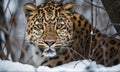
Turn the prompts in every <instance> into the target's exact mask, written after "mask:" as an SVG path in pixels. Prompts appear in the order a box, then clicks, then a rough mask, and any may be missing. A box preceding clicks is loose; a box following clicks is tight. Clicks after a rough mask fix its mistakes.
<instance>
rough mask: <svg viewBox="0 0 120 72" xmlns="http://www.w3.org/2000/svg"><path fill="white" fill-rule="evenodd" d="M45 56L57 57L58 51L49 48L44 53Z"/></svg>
mask: <svg viewBox="0 0 120 72" xmlns="http://www.w3.org/2000/svg"><path fill="white" fill-rule="evenodd" d="M43 56H45V57H54V56H56V51H55V50H54V49H52V48H47V49H45V50H44V51H43Z"/></svg>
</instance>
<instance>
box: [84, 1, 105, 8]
mask: <svg viewBox="0 0 120 72" xmlns="http://www.w3.org/2000/svg"><path fill="white" fill-rule="evenodd" d="M83 1H84V2H86V3H88V4H90V5H93V6H95V7H98V8H100V9H103V10H105V8H103V7H101V6H98V5H95V4H93V3H91V2H89V1H86V0H83Z"/></svg>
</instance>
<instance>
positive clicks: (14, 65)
mask: <svg viewBox="0 0 120 72" xmlns="http://www.w3.org/2000/svg"><path fill="white" fill-rule="evenodd" d="M0 71H4V72H9V71H11V72H13V71H17V72H23V71H30V72H31V71H32V72H48V71H50V72H56V71H57V72H76V71H79V72H93V71H94V72H101V71H102V72H120V64H118V65H116V66H113V67H104V66H102V65H97V64H96V62H94V61H92V62H90V61H88V60H82V61H74V62H70V63H68V64H64V65H61V66H58V67H54V68H49V67H45V66H39V67H38V68H35V67H34V66H32V65H28V64H21V63H19V62H11V61H2V60H0Z"/></svg>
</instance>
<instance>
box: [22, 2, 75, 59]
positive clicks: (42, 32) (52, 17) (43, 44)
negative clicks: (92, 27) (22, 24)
mask: <svg viewBox="0 0 120 72" xmlns="http://www.w3.org/2000/svg"><path fill="white" fill-rule="evenodd" d="M23 9H24V13H25V16H26V19H27V26H26V35H25V37H26V38H27V40H28V41H29V42H30V43H32V44H33V45H34V46H36V47H38V48H39V50H40V51H41V53H42V55H44V56H46V57H53V56H55V55H57V53H58V52H59V51H61V49H64V47H65V46H67V44H65V42H68V41H70V40H71V38H72V37H73V22H72V18H73V13H74V10H75V4H74V3H71V2H70V3H66V4H64V5H63V4H60V3H57V2H48V3H44V4H40V5H39V6H35V5H34V4H32V3H26V4H25V5H24V8H23Z"/></svg>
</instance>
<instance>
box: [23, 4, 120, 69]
mask: <svg viewBox="0 0 120 72" xmlns="http://www.w3.org/2000/svg"><path fill="white" fill-rule="evenodd" d="M75 8H76V5H75V3H72V2H70V3H66V4H64V5H63V4H60V3H58V2H48V3H43V4H40V5H39V6H35V5H34V4H32V3H26V4H25V5H24V13H25V16H26V19H27V25H26V34H25V37H26V39H27V41H28V42H29V43H31V44H32V45H33V46H34V47H35V48H34V49H33V61H34V62H35V64H36V66H39V65H46V66H49V67H55V66H59V65H62V64H65V63H68V62H71V61H76V60H82V59H91V60H95V61H96V62H97V63H100V64H103V65H105V66H112V65H115V64H118V63H120V40H119V39H115V38H112V37H107V36H106V35H103V34H101V33H100V31H99V30H97V29H95V28H94V27H93V26H92V25H91V24H89V22H88V21H87V19H85V18H84V16H82V15H80V14H78V13H76V12H75ZM91 30H92V32H93V34H91Z"/></svg>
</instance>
